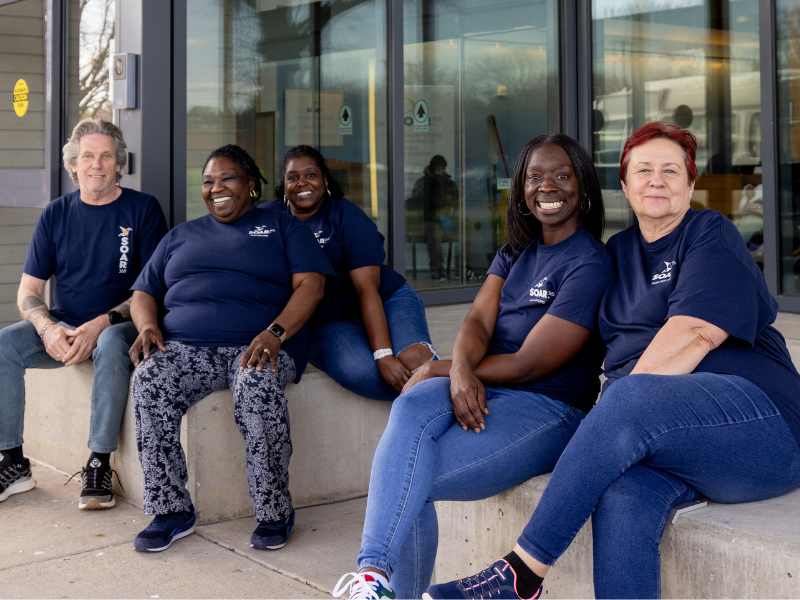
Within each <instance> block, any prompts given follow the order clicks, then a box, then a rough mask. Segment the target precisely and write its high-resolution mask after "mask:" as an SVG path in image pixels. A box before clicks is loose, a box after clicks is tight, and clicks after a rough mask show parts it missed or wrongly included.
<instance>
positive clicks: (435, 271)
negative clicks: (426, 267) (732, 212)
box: [431, 267, 447, 281]
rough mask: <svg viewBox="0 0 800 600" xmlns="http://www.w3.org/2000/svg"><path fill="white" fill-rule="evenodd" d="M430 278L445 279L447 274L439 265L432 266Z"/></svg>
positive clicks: (435, 279)
mask: <svg viewBox="0 0 800 600" xmlns="http://www.w3.org/2000/svg"><path fill="white" fill-rule="evenodd" d="M431 279H432V280H433V281H447V275H446V274H445V272H444V269H443V268H441V267H434V268H432V269H431Z"/></svg>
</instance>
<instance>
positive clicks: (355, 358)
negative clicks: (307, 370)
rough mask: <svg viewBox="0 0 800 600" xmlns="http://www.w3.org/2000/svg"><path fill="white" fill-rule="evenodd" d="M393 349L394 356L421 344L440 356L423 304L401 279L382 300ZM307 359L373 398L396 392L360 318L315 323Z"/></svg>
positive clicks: (389, 396) (391, 397) (390, 397)
mask: <svg viewBox="0 0 800 600" xmlns="http://www.w3.org/2000/svg"><path fill="white" fill-rule="evenodd" d="M383 312H384V313H386V323H387V324H388V325H389V335H390V336H391V338H392V351H393V352H394V355H395V356H397V355H398V354H400V353H401V352H402V351H403V350H405V349H406V348H408V347H409V346H413V345H414V344H424V345H425V346H427V347H428V348H429V349H430V351H431V352H433V360H437V359H438V358H439V357H438V356H437V355H436V352H435V351H434V349H433V346H432V345H431V336H430V334H429V333H428V322H427V321H426V320H425V306H424V305H423V304H422V300H420V297H419V296H418V295H417V293H416V292H415V291H414V290H412V289H411V287H410V286H409V285H408V284H407V283H404V284H403V286H402V287H401V288H400V289H398V290H397V291H396V292H395V293H394V294H392V296H391V297H390V298H389V299H388V300H386V302H384V303H383ZM308 361H309V362H310V363H311V364H312V365H314V366H315V367H317V368H318V369H321V370H323V371H325V372H326V373H327V374H328V375H330V377H331V379H333V380H334V381H335V382H336V383H338V384H339V385H341V386H342V387H343V388H345V389H348V390H350V391H351V392H354V393H356V394H358V395H359V396H364V397H365V398H372V399H373V400H389V401H391V400H394V399H395V398H397V394H398V392H397V391H396V390H395V389H394V388H393V387H392V386H390V385H389V384H388V383H386V380H385V379H384V378H383V377H381V374H380V371H378V367H377V366H376V365H375V359H374V358H373V357H372V348H371V347H370V345H369V337H367V328H366V327H365V326H364V322H363V321H334V322H333V323H326V324H325V325H320V326H318V327H314V328H313V329H312V330H311V341H310V344H309V350H308Z"/></svg>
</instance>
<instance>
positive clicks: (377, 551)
mask: <svg viewBox="0 0 800 600" xmlns="http://www.w3.org/2000/svg"><path fill="white" fill-rule="evenodd" d="M486 399H487V405H488V407H489V411H490V413H491V414H489V416H487V417H486V429H484V430H483V431H482V432H481V433H475V432H474V431H471V430H470V431H464V430H463V429H461V426H460V425H459V424H458V423H457V422H456V420H455V419H454V418H453V410H452V407H451V405H450V378H449V377H437V378H434V379H428V380H426V381H423V382H422V383H419V384H417V385H416V386H414V387H413V388H411V389H410V390H409V391H408V392H406V393H405V394H403V395H402V396H400V397H399V398H398V399H397V400H395V402H394V405H393V406H392V413H391V416H390V417H389V424H388V425H387V427H386V431H385V432H384V434H383V437H381V441H380V443H379V444H378V449H377V450H376V452H375V458H374V459H373V461H372V475H371V476H370V482H369V496H368V499H367V515H366V519H365V522H364V533H363V535H362V538H361V552H360V553H359V555H358V568H359V569H361V568H363V567H368V566H371V567H376V568H378V569H380V570H382V571H383V572H385V573H386V574H387V575H388V576H389V577H390V583H391V586H392V589H393V590H394V591H395V593H396V594H397V597H398V598H419V597H421V595H422V592H424V591H425V589H426V588H427V587H428V585H430V580H431V575H432V573H433V566H434V561H435V559H436V549H437V545H438V542H439V531H438V524H437V520H436V511H435V509H434V506H433V502H434V501H435V500H460V501H474V500H480V499H482V498H488V497H490V496H494V495H495V494H499V493H500V492H502V491H504V490H507V489H508V488H510V487H512V486H514V485H517V484H518V483H521V482H523V481H525V480H526V479H528V478H530V477H533V476H534V475H539V474H541V473H547V472H549V471H551V470H552V468H553V466H554V465H555V463H556V461H557V460H558V457H559V456H560V455H561V452H562V451H563V450H564V447H565V446H566V445H567V443H568V442H569V440H570V438H571V437H572V435H573V433H574V432H575V430H576V429H577V427H578V425H579V424H580V422H581V420H582V419H583V418H584V416H585V415H584V413H583V412H581V411H580V410H578V409H576V408H572V407H570V406H567V405H566V404H563V403H562V402H557V401H555V400H551V399H550V398H547V397H546V396H542V395H541V394H536V393H533V392H527V391H522V390H510V389H505V388H495V387H490V388H487V389H486Z"/></svg>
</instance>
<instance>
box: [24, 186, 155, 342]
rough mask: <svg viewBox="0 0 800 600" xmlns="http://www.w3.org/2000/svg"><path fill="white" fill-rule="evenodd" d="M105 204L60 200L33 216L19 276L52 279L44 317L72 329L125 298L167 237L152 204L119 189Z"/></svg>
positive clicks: (77, 195)
mask: <svg viewBox="0 0 800 600" xmlns="http://www.w3.org/2000/svg"><path fill="white" fill-rule="evenodd" d="M121 189H122V193H121V194H120V196H119V198H117V199H116V200H114V201H113V202H111V203H109V204H104V205H102V206H95V205H92V204H86V203H85V202H84V201H83V200H81V197H80V191H76V192H72V193H70V194H65V195H64V196H61V197H60V198H57V199H55V200H53V201H52V202H51V203H50V204H48V205H47V206H46V207H45V209H44V210H43V211H42V214H41V215H39V220H38V221H36V227H34V229H33V237H32V239H31V244H30V246H29V247H28V255H27V256H26V257H25V264H24V265H23V267H22V272H23V273H25V274H26V275H31V276H32V277H36V278H38V279H44V280H47V279H49V278H50V276H51V275H55V277H56V281H55V286H54V287H53V306H52V308H51V309H50V315H51V316H52V317H53V319H56V320H59V321H64V322H65V323H69V324H70V325H72V326H74V327H78V326H80V325H82V324H84V323H86V322H87V321H90V320H91V319H94V318H95V317H97V316H98V315H101V314H103V313H106V312H108V311H109V310H111V309H112V308H115V307H117V306H119V305H120V304H122V303H123V302H125V300H127V299H128V298H130V297H131V292H130V288H131V285H132V284H133V282H134V281H136V277H137V276H138V275H139V272H140V271H141V270H142V267H144V265H145V264H146V263H147V261H148V260H150V255H151V254H153V251H154V250H155V248H156V245H157V244H158V242H159V241H160V240H161V238H162V237H164V234H165V233H166V232H167V222H166V220H165V219H164V213H163V212H162V211H161V207H160V206H159V204H158V201H157V200H156V199H155V198H153V196H150V195H148V194H142V193H140V192H137V191H134V190H129V189H127V188H121Z"/></svg>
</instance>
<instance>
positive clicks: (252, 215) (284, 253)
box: [133, 210, 333, 378]
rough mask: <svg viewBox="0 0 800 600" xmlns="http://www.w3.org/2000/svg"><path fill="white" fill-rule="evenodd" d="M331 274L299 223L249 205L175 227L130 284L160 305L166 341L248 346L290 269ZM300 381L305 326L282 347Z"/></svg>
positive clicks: (279, 302)
mask: <svg viewBox="0 0 800 600" xmlns="http://www.w3.org/2000/svg"><path fill="white" fill-rule="evenodd" d="M308 272H315V273H321V274H323V275H332V274H333V269H332V268H331V265H330V263H329V262H328V259H327V258H325V253H324V252H322V251H321V250H320V248H319V244H317V243H316V241H314V236H313V235H311V232H310V231H309V230H308V228H307V227H304V226H303V224H302V223H301V222H300V220H298V219H296V218H294V217H292V216H291V215H283V214H280V213H277V212H275V211H271V210H269V211H263V210H251V211H249V212H248V213H246V214H245V215H244V216H242V217H241V218H240V219H239V220H238V221H235V222H233V223H229V224H226V223H220V222H218V221H216V220H215V219H214V218H213V217H212V216H211V215H206V216H204V217H200V218H199V219H195V220H194V221H189V222H187V223H181V224H180V225H178V226H177V227H175V228H174V229H173V230H172V231H170V232H169V233H168V234H167V235H166V236H165V237H164V239H163V240H162V241H161V243H160V244H159V245H158V248H156V251H155V252H154V253H153V257H152V258H151V259H150V262H149V263H147V265H146V266H145V268H144V269H143V270H142V273H141V275H140V276H139V278H138V279H137V280H136V283H134V284H133V289H134V290H139V291H142V292H146V293H147V294H150V295H151V296H153V297H154V298H156V299H157V300H159V301H162V302H163V305H164V308H165V310H166V314H165V315H164V318H163V321H162V332H163V334H164V339H165V340H175V341H178V342H183V343H184V344H189V345H191V346H246V345H249V344H250V342H252V341H253V338H255V337H256V336H257V335H258V334H259V333H261V332H262V331H264V330H265V329H266V328H267V327H269V325H270V324H271V323H272V322H273V321H274V320H275V318H276V317H277V316H278V315H279V314H280V313H281V311H283V309H284V307H285V306H286V303H287V302H288V301H289V297H290V296H291V295H292V292H293V290H292V274H293V273H308ZM282 349H283V350H286V352H287V354H289V356H291V357H292V359H293V360H294V364H295V367H296V368H297V375H298V378H299V376H300V374H301V373H302V372H303V370H304V369H305V367H306V357H307V355H308V328H307V327H306V326H305V325H304V326H303V327H302V328H301V329H300V331H298V332H297V333H295V334H294V335H293V336H292V337H291V338H289V339H288V340H286V342H285V343H284V344H283V346H282Z"/></svg>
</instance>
